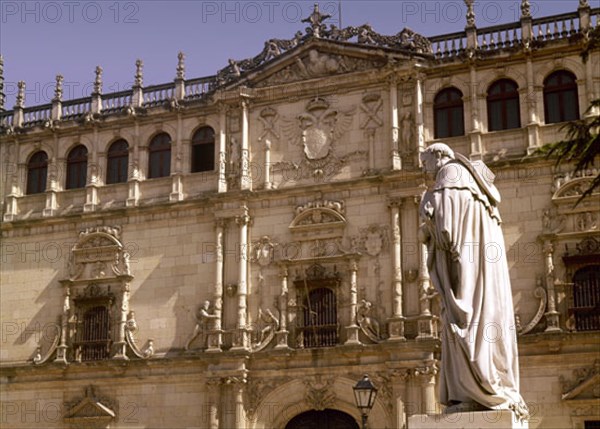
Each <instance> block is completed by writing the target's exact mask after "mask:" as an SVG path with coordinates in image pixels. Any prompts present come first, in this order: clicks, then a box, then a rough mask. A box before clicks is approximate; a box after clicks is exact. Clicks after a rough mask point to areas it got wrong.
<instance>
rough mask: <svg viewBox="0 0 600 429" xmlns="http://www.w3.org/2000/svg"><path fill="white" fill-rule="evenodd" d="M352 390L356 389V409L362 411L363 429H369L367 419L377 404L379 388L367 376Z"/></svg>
mask: <svg viewBox="0 0 600 429" xmlns="http://www.w3.org/2000/svg"><path fill="white" fill-rule="evenodd" d="M352 389H354V400H355V401H356V407H357V408H358V410H359V411H360V415H361V417H362V429H367V419H368V418H369V412H370V411H371V408H373V405H374V404H375V398H376V397H377V388H376V387H375V386H373V383H371V380H370V379H369V376H368V375H367V374H365V375H364V377H363V378H362V380H360V381H359V382H358V383H356V386H354V387H353V388H352Z"/></svg>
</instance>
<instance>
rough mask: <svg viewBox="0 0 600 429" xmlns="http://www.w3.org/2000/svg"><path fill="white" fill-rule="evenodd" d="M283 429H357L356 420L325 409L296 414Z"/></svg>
mask: <svg viewBox="0 0 600 429" xmlns="http://www.w3.org/2000/svg"><path fill="white" fill-rule="evenodd" d="M285 429H359V427H358V423H356V420H354V418H353V417H352V416H351V415H349V414H346V413H344V412H343V411H338V410H332V409H325V410H323V411H317V410H310V411H305V412H303V413H301V414H298V415H297V416H296V417H294V418H293V419H292V420H290V421H289V423H288V424H287V425H286V426H285Z"/></svg>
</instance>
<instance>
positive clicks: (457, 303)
mask: <svg viewBox="0 0 600 429" xmlns="http://www.w3.org/2000/svg"><path fill="white" fill-rule="evenodd" d="M421 160H422V163H423V168H424V170H425V172H426V173H428V174H430V175H432V176H433V178H435V184H434V185H433V186H431V187H429V189H428V191H427V192H426V193H425V194H424V196H423V198H422V200H421V205H420V208H419V210H420V216H421V218H422V220H423V221H424V223H423V225H422V226H421V229H420V231H419V235H420V238H421V240H422V241H423V242H424V243H425V244H426V245H427V248H428V260H427V267H428V269H429V275H430V278H431V281H432V283H433V285H434V287H435V288H436V290H437V292H438V293H439V295H440V298H441V304H442V305H441V307H442V313H441V318H442V336H441V338H442V356H441V368H440V402H441V403H442V404H445V405H447V409H446V412H447V413H451V412H460V411H478V410H485V409H509V410H512V411H513V412H514V413H515V414H516V415H517V416H518V417H519V418H521V419H524V418H526V417H527V415H528V411H527V406H526V404H525V401H524V400H523V398H522V397H521V395H520V393H519V363H518V356H517V339H516V329H515V322H514V320H515V319H514V310H513V302H512V293H511V286H510V278H509V274H508V264H507V261H506V248H505V246H504V238H503V236H502V230H501V228H500V222H501V220H500V215H499V212H498V203H499V202H500V195H499V193H498V190H497V189H496V187H495V186H494V184H493V181H494V176H493V174H492V173H491V171H490V170H489V169H488V168H487V167H486V166H485V164H484V163H483V162H481V161H475V162H471V161H469V160H468V159H467V158H465V157H464V156H462V155H460V154H458V153H457V154H455V153H454V152H453V151H452V149H450V148H449V147H448V146H447V145H445V144H443V143H434V144H432V145H431V146H429V147H428V148H427V149H426V150H425V151H424V152H423V153H422V154H421Z"/></svg>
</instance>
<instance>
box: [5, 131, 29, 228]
mask: <svg viewBox="0 0 600 429" xmlns="http://www.w3.org/2000/svg"><path fill="white" fill-rule="evenodd" d="M12 148H13V153H14V159H10V160H8V161H9V162H11V163H13V165H14V168H12V169H11V170H12V171H10V172H7V176H8V177H7V178H8V179H9V180H10V191H9V193H8V195H7V196H6V209H5V211H4V216H3V217H2V219H3V220H4V222H12V221H13V220H15V217H16V216H17V214H18V212H19V208H18V201H19V196H21V195H23V191H22V188H23V187H24V186H27V184H26V183H25V184H21V181H20V180H19V179H20V178H21V177H27V176H26V175H23V172H24V171H23V169H24V168H25V169H26V168H27V166H24V165H23V164H22V163H20V162H19V141H18V140H17V139H16V141H15V143H14V144H13V145H12ZM25 171H26V170H25Z"/></svg>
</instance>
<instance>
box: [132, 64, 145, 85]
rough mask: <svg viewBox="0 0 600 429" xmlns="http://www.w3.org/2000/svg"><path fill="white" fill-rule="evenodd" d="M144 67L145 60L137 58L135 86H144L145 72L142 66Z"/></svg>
mask: <svg viewBox="0 0 600 429" xmlns="http://www.w3.org/2000/svg"><path fill="white" fill-rule="evenodd" d="M143 67H144V62H143V61H142V60H137V61H136V62H135V84H134V86H138V87H140V88H141V87H142V85H143V83H144V73H143V72H142V68H143Z"/></svg>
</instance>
